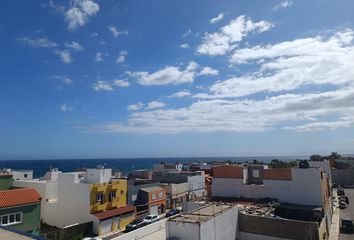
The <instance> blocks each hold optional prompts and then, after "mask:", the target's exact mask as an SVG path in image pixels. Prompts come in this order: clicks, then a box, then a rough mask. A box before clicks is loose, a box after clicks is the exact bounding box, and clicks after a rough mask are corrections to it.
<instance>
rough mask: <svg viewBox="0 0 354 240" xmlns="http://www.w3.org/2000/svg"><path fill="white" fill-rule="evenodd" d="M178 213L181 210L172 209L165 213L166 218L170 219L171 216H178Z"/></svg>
mask: <svg viewBox="0 0 354 240" xmlns="http://www.w3.org/2000/svg"><path fill="white" fill-rule="evenodd" d="M180 212H181V210H179V209H178V208H172V209H171V210H169V211H168V212H167V213H166V217H171V216H173V215H176V214H179V213H180Z"/></svg>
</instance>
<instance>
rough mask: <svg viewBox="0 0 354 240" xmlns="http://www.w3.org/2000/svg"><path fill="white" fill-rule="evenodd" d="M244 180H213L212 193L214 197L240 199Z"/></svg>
mask: <svg viewBox="0 0 354 240" xmlns="http://www.w3.org/2000/svg"><path fill="white" fill-rule="evenodd" d="M242 186H243V184H242V179H237V178H213V184H212V185H211V192H212V195H213V197H240V193H241V189H242Z"/></svg>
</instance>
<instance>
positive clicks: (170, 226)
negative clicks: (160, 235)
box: [167, 222, 202, 240]
mask: <svg viewBox="0 0 354 240" xmlns="http://www.w3.org/2000/svg"><path fill="white" fill-rule="evenodd" d="M200 234H201V229H200V228H199V224H195V223H185V222H183V223H182V222H167V237H168V238H169V239H173V238H176V239H181V240H182V239H183V240H201V239H202V238H201V236H200Z"/></svg>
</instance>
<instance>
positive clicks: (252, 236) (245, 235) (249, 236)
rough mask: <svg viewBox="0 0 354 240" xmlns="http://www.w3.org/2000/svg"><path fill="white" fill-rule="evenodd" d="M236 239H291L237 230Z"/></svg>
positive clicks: (289, 239)
mask: <svg viewBox="0 0 354 240" xmlns="http://www.w3.org/2000/svg"><path fill="white" fill-rule="evenodd" d="M237 239H238V240H292V239H291V238H280V237H272V236H265V235H261V234H254V233H248V232H239V235H238V238H237Z"/></svg>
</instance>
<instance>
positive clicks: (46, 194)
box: [13, 180, 58, 222]
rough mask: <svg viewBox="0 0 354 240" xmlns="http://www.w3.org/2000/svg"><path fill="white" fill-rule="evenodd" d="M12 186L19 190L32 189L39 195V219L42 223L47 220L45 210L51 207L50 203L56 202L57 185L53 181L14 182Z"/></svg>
mask: <svg viewBox="0 0 354 240" xmlns="http://www.w3.org/2000/svg"><path fill="white" fill-rule="evenodd" d="M13 186H15V187H21V188H34V189H36V190H37V192H38V193H39V194H40V195H41V197H42V201H41V218H42V221H43V222H46V220H47V219H48V215H47V209H48V208H50V207H51V206H52V205H51V204H50V203H53V202H56V201H57V190H58V183H57V182H54V181H40V180H16V181H14V182H13Z"/></svg>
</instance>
